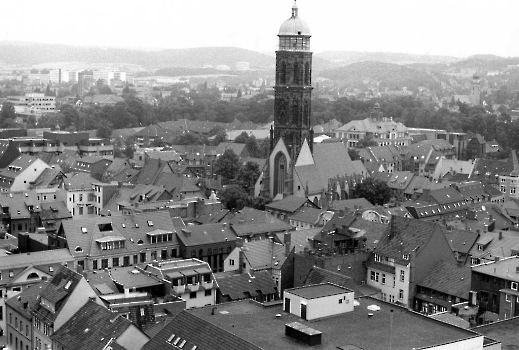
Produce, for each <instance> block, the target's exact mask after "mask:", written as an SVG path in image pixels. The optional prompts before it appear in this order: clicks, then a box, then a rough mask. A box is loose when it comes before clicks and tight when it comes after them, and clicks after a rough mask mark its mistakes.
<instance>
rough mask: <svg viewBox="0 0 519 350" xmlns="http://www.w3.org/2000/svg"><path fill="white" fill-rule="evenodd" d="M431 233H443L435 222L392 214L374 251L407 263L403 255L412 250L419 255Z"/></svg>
mask: <svg viewBox="0 0 519 350" xmlns="http://www.w3.org/2000/svg"><path fill="white" fill-rule="evenodd" d="M433 235H443V232H442V231H441V229H440V227H439V226H438V224H436V223H433V222H428V221H423V220H417V219H409V218H404V217H400V216H393V217H392V218H391V222H390V224H389V226H388V227H387V230H386V234H385V235H383V236H382V238H381V240H380V243H379V244H378V245H377V247H376V248H375V253H377V254H379V255H381V256H385V257H388V258H393V259H395V262H397V261H398V262H399V263H405V264H407V263H408V261H404V260H403V255H404V254H410V253H411V252H412V251H415V252H416V255H419V254H420V252H421V251H422V250H423V249H424V247H426V246H427V243H428V242H429V240H430V239H431V237H432V236H433Z"/></svg>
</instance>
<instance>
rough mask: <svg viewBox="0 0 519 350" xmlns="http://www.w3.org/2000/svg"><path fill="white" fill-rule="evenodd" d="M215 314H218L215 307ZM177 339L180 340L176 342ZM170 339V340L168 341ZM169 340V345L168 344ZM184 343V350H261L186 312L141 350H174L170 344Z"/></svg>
mask: <svg viewBox="0 0 519 350" xmlns="http://www.w3.org/2000/svg"><path fill="white" fill-rule="evenodd" d="M215 312H218V307H216V310H215ZM177 338H180V339H179V340H177ZM170 339H171V340H170ZM168 340H169V343H168ZM184 340H185V341H186V343H185V344H184V346H183V348H184V349H194V347H195V346H196V349H197V350H261V348H260V347H258V346H256V345H253V344H251V343H250V342H248V341H246V340H245V339H242V338H240V337H239V336H238V335H235V334H232V333H231V332H227V331H224V330H223V329H221V328H220V327H218V326H216V325H214V324H212V323H210V322H207V321H205V320H203V319H202V318H200V317H197V316H195V315H193V314H191V313H189V312H187V311H185V310H184V311H182V312H181V313H179V314H178V315H177V317H175V318H174V319H173V320H172V321H171V322H169V323H168V324H166V325H165V326H164V328H162V329H161V330H160V331H159V332H158V333H157V335H156V336H155V337H153V339H151V340H150V341H149V342H148V343H146V344H145V345H144V346H143V347H142V350H165V349H174V348H175V347H173V346H172V345H171V344H170V343H171V342H175V341H176V343H177V344H180V343H181V342H183V341H184Z"/></svg>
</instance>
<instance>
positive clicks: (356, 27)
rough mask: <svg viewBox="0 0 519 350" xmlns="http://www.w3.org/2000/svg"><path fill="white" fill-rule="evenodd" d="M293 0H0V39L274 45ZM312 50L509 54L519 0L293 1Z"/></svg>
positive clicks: (514, 48) (515, 46)
mask: <svg viewBox="0 0 519 350" xmlns="http://www.w3.org/2000/svg"><path fill="white" fill-rule="evenodd" d="M292 4H293V0H256V1H253V0H144V1H142V0H141V1H135V0H126V1H123V0H86V1H70V0H66V1H65V0H63V1H61V0H45V1H41V0H25V1H12V0H7V1H2V2H1V3H0V12H1V13H2V19H1V21H0V40H11V41H35V42H47V43H62V44H74V45H89V46H90V45H96V46H114V47H132V48H188V47H205V46H236V47H241V48H245V49H250V50H255V51H260V52H274V51H275V50H276V45H277V36H276V35H277V32H278V30H279V27H280V25H281V23H283V21H285V20H286V19H288V18H289V17H290V14H291V7H292ZM297 4H298V7H299V16H300V17H301V18H302V19H303V20H304V21H305V22H306V23H307V24H308V25H309V26H310V29H311V31H312V51H314V52H322V51H327V50H341V51H385V52H403V53H413V54H432V55H449V56H459V57H465V56H469V55H473V54H479V53H488V54H496V55H501V56H519V40H518V39H519V21H518V20H517V15H518V12H519V0H494V1H488V0H298V1H297Z"/></svg>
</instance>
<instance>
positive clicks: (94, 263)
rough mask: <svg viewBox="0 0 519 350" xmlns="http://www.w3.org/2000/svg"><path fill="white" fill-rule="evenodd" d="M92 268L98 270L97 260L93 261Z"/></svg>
mask: <svg viewBox="0 0 519 350" xmlns="http://www.w3.org/2000/svg"><path fill="white" fill-rule="evenodd" d="M92 269H93V270H97V260H93V261H92Z"/></svg>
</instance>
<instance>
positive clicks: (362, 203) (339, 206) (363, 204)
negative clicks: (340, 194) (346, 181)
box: [331, 198, 373, 211]
mask: <svg viewBox="0 0 519 350" xmlns="http://www.w3.org/2000/svg"><path fill="white" fill-rule="evenodd" d="M355 207H357V208H358V209H365V208H371V207H373V204H371V203H370V202H369V201H368V200H367V199H366V198H353V199H344V200H335V201H333V202H332V205H331V209H335V210H347V211H354V210H355Z"/></svg>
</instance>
